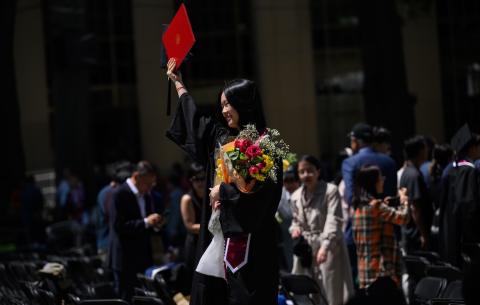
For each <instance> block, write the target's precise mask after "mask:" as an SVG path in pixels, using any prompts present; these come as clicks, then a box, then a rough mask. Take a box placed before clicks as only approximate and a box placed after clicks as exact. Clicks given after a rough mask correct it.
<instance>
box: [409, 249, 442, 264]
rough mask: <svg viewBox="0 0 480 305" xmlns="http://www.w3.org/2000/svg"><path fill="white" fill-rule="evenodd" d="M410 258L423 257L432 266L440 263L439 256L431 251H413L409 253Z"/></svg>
mask: <svg viewBox="0 0 480 305" xmlns="http://www.w3.org/2000/svg"><path fill="white" fill-rule="evenodd" d="M409 254H410V255H411V256H419V257H423V258H425V259H426V260H428V261H429V262H430V263H432V264H439V263H440V255H438V253H437V252H432V251H414V252H412V253H409Z"/></svg>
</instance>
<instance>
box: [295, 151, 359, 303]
mask: <svg viewBox="0 0 480 305" xmlns="http://www.w3.org/2000/svg"><path fill="white" fill-rule="evenodd" d="M297 168H298V175H299V177H300V181H301V182H302V186H301V187H300V188H299V189H298V190H296V191H295V192H294V193H293V195H292V198H291V201H292V210H293V220H292V225H291V227H290V232H291V234H292V238H293V239H297V238H300V236H302V237H303V238H304V239H305V240H306V241H307V243H308V244H309V245H310V247H311V249H312V254H313V263H311V264H305V262H304V261H302V260H301V258H299V257H298V256H294V260H293V269H292V273H294V274H306V275H309V276H311V277H312V278H313V279H314V280H315V281H316V282H317V283H318V285H319V287H321V289H322V291H323V292H324V293H325V294H326V298H327V300H328V304H331V305H338V304H344V303H345V302H346V301H347V300H348V299H349V298H350V297H352V296H353V293H354V289H353V281H352V274H351V270H350V263H349V261H348V259H349V258H348V253H347V248H346V245H345V241H344V239H343V232H342V224H343V219H342V207H341V203H340V195H339V194H338V190H337V187H336V186H335V185H334V184H331V183H327V182H325V181H323V180H321V179H320V162H319V161H318V159H316V158H315V157H313V156H308V155H306V156H303V157H302V158H300V160H299V162H298V167H297ZM315 298H316V300H317V303H318V302H319V301H320V295H316V296H315Z"/></svg>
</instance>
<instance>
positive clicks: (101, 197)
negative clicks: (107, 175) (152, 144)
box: [96, 162, 132, 260]
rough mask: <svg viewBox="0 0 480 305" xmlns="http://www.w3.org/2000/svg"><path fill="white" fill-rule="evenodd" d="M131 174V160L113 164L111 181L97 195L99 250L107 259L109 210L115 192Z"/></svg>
mask: <svg viewBox="0 0 480 305" xmlns="http://www.w3.org/2000/svg"><path fill="white" fill-rule="evenodd" d="M131 174H132V165H131V164H130V163H129V162H119V163H117V164H115V165H113V173H112V174H111V181H110V183H109V184H107V185H105V186H104V187H103V188H102V189H101V190H100V192H99V193H98V195H97V228H96V231H97V252H98V254H99V255H100V256H101V257H102V258H104V260H106V255H107V251H108V237H109V235H110V230H109V229H110V228H109V210H110V208H111V205H112V199H113V192H114V190H115V189H116V188H117V186H119V185H121V184H122V183H124V182H125V180H127V178H128V177H130V176H131Z"/></svg>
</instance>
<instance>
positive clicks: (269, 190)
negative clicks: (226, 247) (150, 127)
mask: <svg viewBox="0 0 480 305" xmlns="http://www.w3.org/2000/svg"><path fill="white" fill-rule="evenodd" d="M235 135H236V134H235V131H234V130H232V129H228V128H226V127H224V126H223V125H221V124H220V123H218V122H215V120H214V119H213V118H211V117H207V116H202V115H200V114H199V112H198V109H197V107H196V105H195V102H194V100H193V99H192V97H191V96H190V95H189V94H188V93H185V94H183V95H182V96H181V97H180V99H179V103H178V106H177V112H176V114H175V117H174V118H173V121H172V124H171V126H170V129H169V130H168V131H167V137H168V138H169V139H171V140H172V141H174V142H175V143H176V144H177V145H179V146H180V147H181V148H182V149H183V150H185V151H186V152H187V153H188V154H189V155H190V157H191V158H193V159H194V160H196V161H197V162H200V163H201V164H203V165H204V166H205V167H206V173H207V181H206V187H207V190H206V192H205V194H206V195H205V198H204V200H203V203H202V213H201V219H200V234H199V239H198V246H197V250H198V251H197V258H196V261H197V262H198V260H199V259H200V257H201V255H202V254H203V252H204V251H205V249H206V248H207V247H208V245H209V243H210V240H211V234H210V233H209V231H208V221H209V219H210V215H211V207H210V206H209V200H208V194H209V191H208V188H209V187H211V186H212V185H213V181H214V178H215V169H216V162H215V161H216V160H215V148H216V147H217V145H218V143H221V144H225V143H227V142H229V141H231V140H233V136H235ZM281 168H282V166H281V164H280V162H279V163H278V169H279V172H278V173H277V177H278V180H277V181H282V172H281ZM220 190H221V194H220V195H221V202H222V205H221V215H220V222H221V225H222V231H223V232H224V235H225V237H229V236H234V235H235V234H241V233H252V237H251V243H250V248H249V250H250V251H249V259H248V263H247V264H246V265H245V266H244V267H242V268H241V269H240V270H239V271H237V272H236V273H235V274H232V273H231V272H227V281H228V287H229V291H228V295H229V296H228V299H229V300H228V304H242V305H247V304H252V305H253V304H259V305H260V304H265V305H269V304H272V305H273V304H276V303H277V297H276V296H277V289H278V260H277V236H276V231H275V226H276V223H275V218H274V215H275V212H276V210H277V206H278V203H279V201H280V197H281V191H282V185H281V183H279V182H278V183H273V182H271V181H270V182H267V183H265V185H263V186H262V187H261V188H260V189H259V190H258V191H257V192H255V193H253V194H243V193H241V192H239V191H238V189H237V188H236V187H235V186H233V185H227V184H222V186H221V189H220ZM196 275H197V278H196V279H194V285H193V287H192V302H193V303H195V304H208V305H213V304H214V303H215V304H216V303H218V304H222V305H225V303H224V302H222V301H219V300H223V295H220V294H221V292H220V291H218V290H221V289H222V287H223V286H222V283H220V282H218V280H217V281H215V280H213V281H212V279H206V277H207V276H203V275H200V276H199V274H198V273H197V274H196ZM211 278H212V277H211ZM198 280H199V281H198ZM196 281H198V282H196ZM207 283H208V285H211V286H210V287H207V286H208V285H206V284H207ZM196 290H197V291H196ZM215 290H217V291H218V294H219V295H220V296H219V297H217V298H213V299H209V298H210V297H211V296H210V295H209V294H215Z"/></svg>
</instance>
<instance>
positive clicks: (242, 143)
mask: <svg viewBox="0 0 480 305" xmlns="http://www.w3.org/2000/svg"><path fill="white" fill-rule="evenodd" d="M250 145H252V142H251V141H250V140H248V139H237V140H235V147H237V148H238V149H239V150H240V151H241V152H243V153H244V152H246V151H247V148H248V147H249V146H250Z"/></svg>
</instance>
